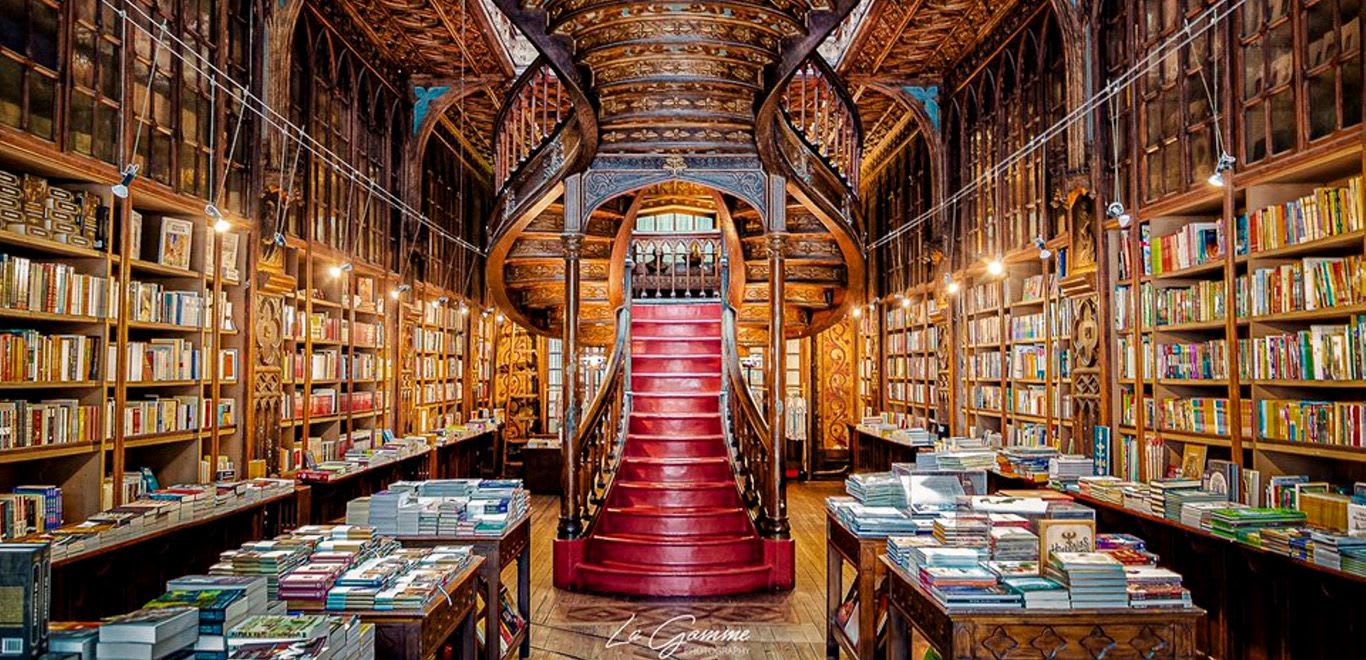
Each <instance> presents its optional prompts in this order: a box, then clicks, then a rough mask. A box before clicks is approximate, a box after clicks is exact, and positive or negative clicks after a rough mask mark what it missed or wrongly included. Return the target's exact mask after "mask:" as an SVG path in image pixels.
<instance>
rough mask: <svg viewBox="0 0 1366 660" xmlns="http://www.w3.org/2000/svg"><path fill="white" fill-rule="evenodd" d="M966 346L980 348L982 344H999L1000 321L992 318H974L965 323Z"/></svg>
mask: <svg viewBox="0 0 1366 660" xmlns="http://www.w3.org/2000/svg"><path fill="white" fill-rule="evenodd" d="M967 326H968V344H969V345H972V346H981V345H983V344H999V343H1001V320H1000V319H998V318H996V317H993V316H984V317H980V318H975V319H972V320H970V321H968V323H967Z"/></svg>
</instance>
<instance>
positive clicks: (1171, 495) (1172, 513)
mask: <svg viewBox="0 0 1366 660" xmlns="http://www.w3.org/2000/svg"><path fill="white" fill-rule="evenodd" d="M1198 502H1213V503H1216V504H1228V496H1227V495H1225V494H1223V493H1214V492H1210V491H1208V490H1201V489H1199V488H1183V489H1178V490H1168V491H1167V492H1166V502H1165V504H1164V505H1163V510H1162V515H1164V516H1166V518H1167V519H1168V520H1181V514H1182V512H1183V511H1184V510H1185V506H1186V505H1187V504H1195V503H1198Z"/></svg>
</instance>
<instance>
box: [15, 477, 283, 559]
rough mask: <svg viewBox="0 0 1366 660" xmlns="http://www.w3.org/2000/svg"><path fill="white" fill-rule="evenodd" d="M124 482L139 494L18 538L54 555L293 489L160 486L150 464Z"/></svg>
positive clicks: (264, 484) (265, 482)
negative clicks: (47, 548)
mask: <svg viewBox="0 0 1366 660" xmlns="http://www.w3.org/2000/svg"><path fill="white" fill-rule="evenodd" d="M123 482H124V483H125V484H129V483H131V484H136V487H134V488H131V489H126V490H131V491H132V492H135V493H138V496H137V497H133V498H128V499H127V500H126V501H125V502H124V504H123V505H121V506H119V507H115V508H109V509H107V510H105V511H101V512H99V513H96V514H95V515H92V516H90V517H89V518H87V519H86V520H84V521H81V522H76V523H65V521H63V522H64V523H65V524H62V525H61V526H58V527H55V528H52V527H49V528H47V529H45V530H44V531H43V532H42V533H36V534H30V535H28V536H26V537H22V538H20V539H16V541H17V542H32V543H48V544H50V545H51V548H52V558H53V560H54V561H57V560H62V559H65V558H70V557H73V556H77V555H81V554H83V553H87V552H93V551H95V550H98V549H100V548H103V547H105V546H107V545H111V544H114V543H122V542H125V541H129V540H132V539H136V538H138V537H140V536H145V535H149V534H154V533H157V532H160V531H162V530H165V529H167V528H169V527H175V526H178V525H184V524H192V523H194V522H195V521H196V520H200V519H204V518H207V517H211V516H216V515H219V514H222V513H225V512H229V511H234V510H237V509H240V508H243V507H247V506H252V505H254V504H256V503H258V502H260V501H261V500H262V499H267V498H270V497H275V496H278V495H288V494H291V493H293V492H294V482H293V481H288V480H281V479H252V480H249V481H237V482H223V483H217V484H178V485H173V486H169V487H166V488H162V487H161V486H160V485H159V484H158V483H157V480H156V477H155V476H154V475H153V474H152V473H151V471H150V470H147V471H144V472H143V473H128V474H125V475H124V478H123Z"/></svg>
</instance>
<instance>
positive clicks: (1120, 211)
mask: <svg viewBox="0 0 1366 660" xmlns="http://www.w3.org/2000/svg"><path fill="white" fill-rule="evenodd" d="M1105 215H1106V216H1108V217H1109V218H1110V219H1111V220H1114V221H1115V222H1118V223H1119V226H1120V228H1121V229H1122V228H1124V227H1128V226H1129V223H1131V222H1133V221H1134V217H1133V216H1131V215H1129V212H1128V211H1126V210H1124V202H1120V201H1114V202H1110V205H1109V206H1107V207H1105Z"/></svg>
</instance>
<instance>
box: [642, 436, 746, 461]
mask: <svg viewBox="0 0 1366 660" xmlns="http://www.w3.org/2000/svg"><path fill="white" fill-rule="evenodd" d="M623 455H624V456H649V457H655V458H668V457H695V458H711V457H716V456H722V457H724V456H728V455H729V454H728V453H727V451H726V442H725V439H724V438H722V437H721V436H720V435H698V436H692V437H678V436H674V435H650V434H644V433H632V434H629V435H628V436H626V449H625V453H624V454H623Z"/></svg>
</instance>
